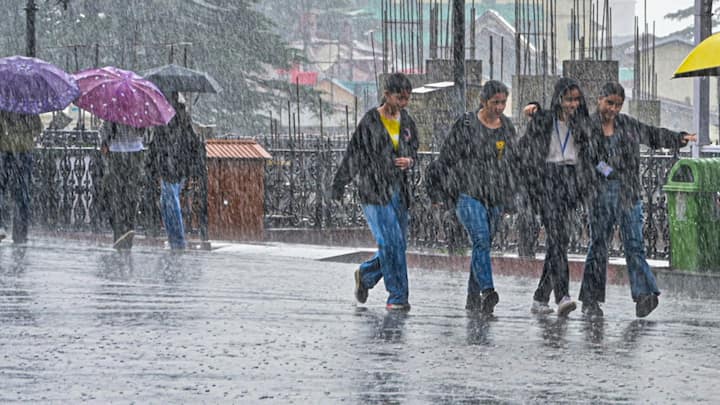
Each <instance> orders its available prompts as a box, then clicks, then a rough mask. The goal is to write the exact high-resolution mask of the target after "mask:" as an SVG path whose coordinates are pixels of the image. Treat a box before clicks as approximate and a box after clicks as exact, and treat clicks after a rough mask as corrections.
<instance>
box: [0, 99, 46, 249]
mask: <svg viewBox="0 0 720 405" xmlns="http://www.w3.org/2000/svg"><path fill="white" fill-rule="evenodd" d="M40 132H42V123H41V121H40V116H39V115H37V114H20V113H15V112H9V111H0V196H4V195H5V191H6V190H8V189H9V190H10V193H11V194H12V195H13V199H14V202H15V208H14V212H13V216H12V217H13V227H12V239H13V243H16V244H21V243H26V242H27V234H28V226H29V224H30V217H31V207H30V190H31V184H32V171H33V149H34V147H35V138H36V137H37V136H38V135H40ZM4 217H5V213H4V212H2V211H0V226H2V228H1V229H0V240H2V239H4V238H5V237H6V234H5V230H4V219H5V218H4Z"/></svg>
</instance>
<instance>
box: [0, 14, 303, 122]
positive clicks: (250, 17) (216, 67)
mask: <svg viewBox="0 0 720 405" xmlns="http://www.w3.org/2000/svg"><path fill="white" fill-rule="evenodd" d="M20 3H25V2H20ZM257 3H258V1H257V0H181V1H179V0H152V1H146V0H124V1H117V0H71V1H67V0H65V1H62V0H61V1H56V0H53V1H38V14H37V19H36V21H37V22H36V32H37V44H38V57H40V58H43V59H47V60H50V61H53V62H54V63H57V64H58V65H60V66H62V67H64V68H65V69H67V70H68V71H76V70H79V69H84V68H88V67H93V66H95V65H99V66H106V65H113V66H117V67H121V68H125V69H130V70H134V71H137V72H140V71H143V70H146V69H149V68H151V67H155V66H159V65H163V64H166V63H169V61H170V54H171V49H172V54H173V62H174V63H176V64H180V65H182V64H184V61H185V60H187V65H188V67H190V68H194V69H198V70H202V71H206V72H208V73H209V74H211V75H212V76H213V77H215V79H217V81H218V82H219V83H220V84H221V86H222V87H223V92H222V93H219V94H217V95H203V96H202V97H201V100H202V102H201V103H199V104H198V106H197V108H195V110H194V115H195V117H196V119H197V120H198V121H201V122H206V123H215V124H217V126H218V128H219V131H218V132H225V131H229V130H232V131H233V132H235V133H242V134H246V135H253V134H257V133H259V132H262V131H266V130H267V126H268V120H267V119H266V118H264V116H265V115H267V112H268V111H269V110H270V109H276V108H277V107H278V106H283V105H285V104H286V100H287V98H288V97H289V96H291V95H294V92H292V93H289V91H288V90H289V89H288V86H287V84H286V83H283V82H282V81H281V80H275V79H274V78H277V75H276V73H275V71H276V69H279V68H288V67H289V66H290V65H291V63H292V61H293V60H297V59H300V56H299V55H297V54H296V51H294V50H292V49H290V48H288V46H287V44H286V43H285V41H284V40H283V39H282V37H281V36H280V35H278V34H277V33H276V31H277V27H275V25H274V22H273V21H272V20H270V19H269V18H268V17H266V16H265V15H264V14H263V13H261V12H260V11H259V9H258V5H257ZM0 5H1V6H6V7H5V8H4V10H6V12H5V13H3V17H1V19H0V31H2V33H3V38H4V39H5V40H4V41H3V42H0V49H3V54H6V55H7V54H17V53H24V38H25V35H24V33H25V10H24V4H18V2H17V0H0ZM171 44H174V45H171ZM96 52H97V60H96ZM310 93H312V92H310Z"/></svg>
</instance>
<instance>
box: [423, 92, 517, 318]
mask: <svg viewBox="0 0 720 405" xmlns="http://www.w3.org/2000/svg"><path fill="white" fill-rule="evenodd" d="M508 95H509V91H508V88H507V86H505V85H504V84H503V83H501V82H499V81H496V80H490V81H487V82H486V83H485V84H484V85H483V88H482V90H481V92H480V103H481V108H480V109H479V110H477V111H473V112H468V113H466V114H464V115H463V116H462V117H460V118H459V119H458V120H457V121H455V123H454V125H453V126H452V129H451V130H450V133H449V135H448V137H447V138H446V139H445V142H443V145H442V147H441V149H440V156H439V157H438V160H437V163H436V164H437V165H440V166H441V167H442V168H443V172H444V173H445V174H446V177H445V178H444V179H441V180H440V181H445V182H447V181H453V182H454V183H455V184H454V185H453V187H452V188H453V189H454V190H456V191H457V195H453V196H452V200H454V201H455V211H456V213H457V217H458V219H459V220H460V222H461V223H462V224H463V226H464V227H465V230H466V231H467V234H468V236H469V238H470V241H471V243H472V258H471V261H470V277H469V280H468V288H467V300H466V305H465V308H466V309H467V310H469V311H479V312H481V313H484V314H492V313H493V310H494V308H495V305H496V304H497V303H498V301H499V300H500V297H499V295H498V293H497V292H496V291H495V285H494V283H493V276H492V266H491V261H490V248H491V247H492V238H493V235H494V233H495V231H496V230H497V225H498V223H499V221H500V219H501V217H502V207H503V206H504V205H506V204H507V203H508V202H510V201H512V198H513V197H514V190H515V184H514V183H515V182H514V180H513V176H515V175H516V173H515V168H514V165H513V158H514V156H513V155H512V154H513V152H514V151H515V150H514V149H515V146H516V142H517V133H516V131H515V127H514V126H513V124H512V123H511V122H510V120H509V119H508V118H507V117H506V116H505V114H503V111H504V110H505V106H506V104H507V98H508ZM428 193H429V195H430V200H431V201H432V202H433V203H434V204H437V203H439V202H441V201H444V200H447V198H446V197H445V196H443V195H441V193H440V190H439V187H430V188H428Z"/></svg>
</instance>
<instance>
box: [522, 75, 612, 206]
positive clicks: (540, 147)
mask: <svg viewBox="0 0 720 405" xmlns="http://www.w3.org/2000/svg"><path fill="white" fill-rule="evenodd" d="M574 87H577V88H580V86H579V84H578V82H577V81H575V80H574V79H571V78H566V77H563V78H561V79H559V80H558V81H557V83H555V89H554V91H553V96H552V101H551V105H550V109H549V110H541V111H538V112H536V113H535V114H534V115H533V117H532V120H531V121H530V123H529V124H528V127H527V130H526V131H525V136H523V137H522V138H521V139H520V143H519V148H518V149H519V154H520V159H521V160H520V162H521V164H520V166H521V171H520V172H519V174H518V177H519V178H520V179H521V180H522V181H523V182H524V186H525V188H526V189H527V191H528V193H529V197H530V200H531V202H532V203H533V205H534V206H535V207H536V208H539V206H540V201H541V197H542V196H543V195H545V194H546V193H548V192H553V190H546V189H545V185H546V184H547V183H546V182H545V181H544V180H545V178H546V177H547V176H548V174H547V173H546V168H547V163H546V162H545V160H546V158H547V156H548V153H549V151H550V142H551V140H552V136H553V134H554V119H555V118H556V117H557V116H558V115H559V114H560V112H561V111H562V105H561V96H562V95H563V94H564V93H565V92H566V91H567V90H569V89H571V88H574ZM568 125H569V127H570V129H571V130H572V136H573V139H574V142H575V145H576V147H577V164H576V166H575V176H576V178H577V179H576V184H577V185H578V190H577V191H578V195H579V196H580V198H581V201H579V202H581V203H588V202H589V201H591V199H592V198H593V197H594V196H595V194H596V192H597V176H596V171H595V164H596V163H594V162H596V161H597V156H596V154H597V142H598V141H597V139H593V133H592V129H591V122H590V117H589V114H588V109H587V104H586V102H585V97H584V96H581V97H580V105H579V106H578V108H577V110H576V111H575V114H574V116H573V118H572V119H571V120H570V122H569V123H568Z"/></svg>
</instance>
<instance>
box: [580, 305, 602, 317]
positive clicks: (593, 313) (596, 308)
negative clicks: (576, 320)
mask: <svg viewBox="0 0 720 405" xmlns="http://www.w3.org/2000/svg"><path fill="white" fill-rule="evenodd" d="M582 313H583V314H585V316H587V317H588V318H601V317H602V316H603V315H604V314H603V310H602V308H600V303H599V302H597V301H593V302H588V303H587V304H586V303H584V302H583V304H582Z"/></svg>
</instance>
